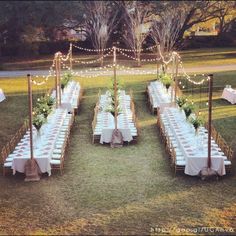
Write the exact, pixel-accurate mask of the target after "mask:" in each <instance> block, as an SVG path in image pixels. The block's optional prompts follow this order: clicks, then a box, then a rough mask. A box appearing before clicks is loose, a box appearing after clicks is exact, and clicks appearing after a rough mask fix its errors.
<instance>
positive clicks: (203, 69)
mask: <svg viewBox="0 0 236 236" xmlns="http://www.w3.org/2000/svg"><path fill="white" fill-rule="evenodd" d="M140 69H141V70H142V71H151V72H154V73H156V69H147V68H140ZM140 69H135V68H134V70H140ZM185 70H186V72H188V73H201V72H219V71H232V70H236V65H234V64H231V65H217V66H215V65H214V66H196V67H191V68H186V69H185ZM74 71H75V72H77V71H79V70H74ZM96 73H97V72H88V73H86V74H88V75H93V74H96ZM112 73H113V71H109V72H104V75H112ZM118 73H119V74H120V75H126V74H127V73H126V72H125V71H122V70H120V71H119V72H118ZM27 74H31V75H41V76H43V75H48V70H15V71H0V77H18V76H26V75H27Z"/></svg>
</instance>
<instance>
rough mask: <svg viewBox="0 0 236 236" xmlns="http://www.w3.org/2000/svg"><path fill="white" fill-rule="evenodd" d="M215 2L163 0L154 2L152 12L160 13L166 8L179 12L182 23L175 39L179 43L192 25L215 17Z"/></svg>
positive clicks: (216, 10)
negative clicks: (154, 5)
mask: <svg viewBox="0 0 236 236" xmlns="http://www.w3.org/2000/svg"><path fill="white" fill-rule="evenodd" d="M216 4H217V1H163V2H157V3H156V7H155V9H154V14H156V15H162V11H164V12H166V11H167V9H175V10H176V11H177V12H181V17H182V19H183V24H182V27H181V29H180V30H179V32H178V37H177V39H176V42H178V44H181V42H182V40H183V36H184V33H185V32H186V31H187V30H189V29H190V28H191V27H192V26H194V25H196V24H198V23H202V22H206V21H208V20H211V19H214V18H215V15H214V14H215V13H216V12H218V11H219V10H218V9H215V5H216Z"/></svg>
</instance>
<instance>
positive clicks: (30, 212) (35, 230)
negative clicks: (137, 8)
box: [0, 72, 236, 235]
mask: <svg viewBox="0 0 236 236" xmlns="http://www.w3.org/2000/svg"><path fill="white" fill-rule="evenodd" d="M120 78H121V80H123V81H124V85H125V89H126V91H127V92H128V91H129V89H132V90H133V92H134V101H135V108H136V113H137V116H138V119H139V124H140V137H139V140H138V144H136V145H129V146H125V147H124V148H121V149H110V148H109V147H108V146H103V145H99V144H96V145H93V144H92V143H91V138H92V136H91V135H92V130H91V122H92V119H93V107H94V105H95V103H96V101H97V93H98V90H99V89H102V90H103V91H105V87H106V86H107V84H108V81H109V78H108V77H104V78H95V79H78V80H79V81H80V83H81V84H82V86H83V87H84V89H85V94H84V96H83V101H82V104H81V110H80V114H79V116H77V117H76V121H75V124H74V127H73V131H72V135H71V144H70V147H69V150H68V156H67V157H68V158H67V159H66V162H65V170H64V174H63V176H60V175H59V174H57V173H53V174H52V176H51V177H49V178H48V177H43V178H42V179H41V181H40V182H36V183H25V182H24V181H23V178H24V177H23V176H22V175H17V176H8V177H6V178H3V177H2V176H0V188H1V191H0V199H1V201H0V211H1V214H0V222H1V225H0V233H2V234H3V233H8V234H27V233H31V234H37V235H38V234H87V235H88V234H89V235H91V234H93V235H94V234H106V235H114V234H123V235H124V234H125V235H127V234H128V235H131V234H133V235H137V234H138V235H147V234H153V235H155V232H153V228H155V227H162V229H163V230H165V229H167V230H168V231H169V232H170V233H171V234H173V233H175V234H176V233H178V228H181V229H183V228H185V229H186V228H192V227H201V226H206V227H207V226H209V227H225V228H228V229H229V227H232V228H234V230H235V232H236V176H235V167H234V170H233V173H232V175H229V176H225V177H224V178H222V179H220V180H219V181H218V182H215V181H209V182H203V181H201V180H200V179H198V178H195V177H189V176H185V175H178V176H177V177H174V175H173V170H172V169H171V167H170V163H169V160H168V157H167V156H166V154H165V150H164V148H163V146H162V143H161V142H160V140H159V137H158V133H157V129H156V118H155V116H153V115H151V114H150V113H149V110H148V108H147V104H146V102H147V101H146V97H145V93H144V91H145V87H146V83H147V82H148V81H150V80H153V79H154V76H121V77H120ZM223 80H225V81H224V82H222V81H223ZM20 81H21V82H22V83H21V82H20ZM23 81H25V79H23V78H13V79H10V80H9V79H1V80H0V87H1V88H3V90H4V91H5V92H6V95H7V100H6V101H4V102H3V103H1V104H0V119H1V120H0V130H1V131H2V130H4V132H3V134H2V133H0V144H3V143H4V142H5V141H6V137H5V135H9V136H10V135H11V134H13V133H14V132H15V130H16V128H17V125H16V124H15V122H18V124H20V123H21V122H23V120H24V118H25V116H26V115H27V100H26V94H25V93H26V91H27V87H26V82H23ZM225 82H227V84H231V85H232V86H233V87H235V86H236V80H235V79H234V72H227V73H218V74H217V75H216V80H215V85H216V88H215V90H214V110H213V119H214V123H215V126H216V129H217V130H219V131H220V132H221V133H222V136H223V137H224V138H225V139H226V140H227V141H228V142H231V143H230V144H231V146H232V147H233V148H234V147H235V144H236V140H235V137H236V124H235V123H236V122H235V120H236V108H235V106H233V105H230V104H229V103H227V102H225V101H223V100H221V99H220V95H221V92H222V89H223V87H224V85H225ZM14 85H16V86H14ZM49 87H50V86H48V87H45V88H43V91H45V90H46V89H48V88H49ZM36 89H37V88H35V91H34V93H38V92H42V91H37V90H36ZM197 91H198V90H195V93H193V99H194V101H195V102H196V103H198V102H200V99H199V96H198V95H197V93H198V92H197ZM16 93H17V95H14V94H16ZM189 93H190V95H192V94H191V92H190V91H189ZM35 96H37V94H36V95H35ZM205 97H206V96H205V95H204V94H202V98H201V102H202V109H203V112H204V109H206V107H205V105H204V103H205V102H204V99H205ZM200 206H201V207H200ZM16 222H17V223H16ZM156 233H157V231H156ZM181 234H183V233H181Z"/></svg>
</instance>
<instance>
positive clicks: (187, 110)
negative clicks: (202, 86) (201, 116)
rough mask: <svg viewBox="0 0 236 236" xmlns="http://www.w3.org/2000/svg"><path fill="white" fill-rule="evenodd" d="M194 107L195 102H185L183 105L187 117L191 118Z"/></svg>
mask: <svg viewBox="0 0 236 236" xmlns="http://www.w3.org/2000/svg"><path fill="white" fill-rule="evenodd" d="M194 108H195V107H194V105H193V103H185V104H184V105H183V110H184V113H185V115H186V118H187V119H188V118H189V116H190V115H191V113H192V112H193V111H194Z"/></svg>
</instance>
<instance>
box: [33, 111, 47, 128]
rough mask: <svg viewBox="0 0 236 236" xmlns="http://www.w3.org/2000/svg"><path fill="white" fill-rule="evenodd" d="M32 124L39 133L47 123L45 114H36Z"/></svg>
mask: <svg viewBox="0 0 236 236" xmlns="http://www.w3.org/2000/svg"><path fill="white" fill-rule="evenodd" d="M32 123H33V125H34V127H35V128H36V129H37V131H39V130H40V128H41V127H42V125H43V124H44V123H46V119H45V117H44V115H43V114H34V116H33V119H32Z"/></svg>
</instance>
